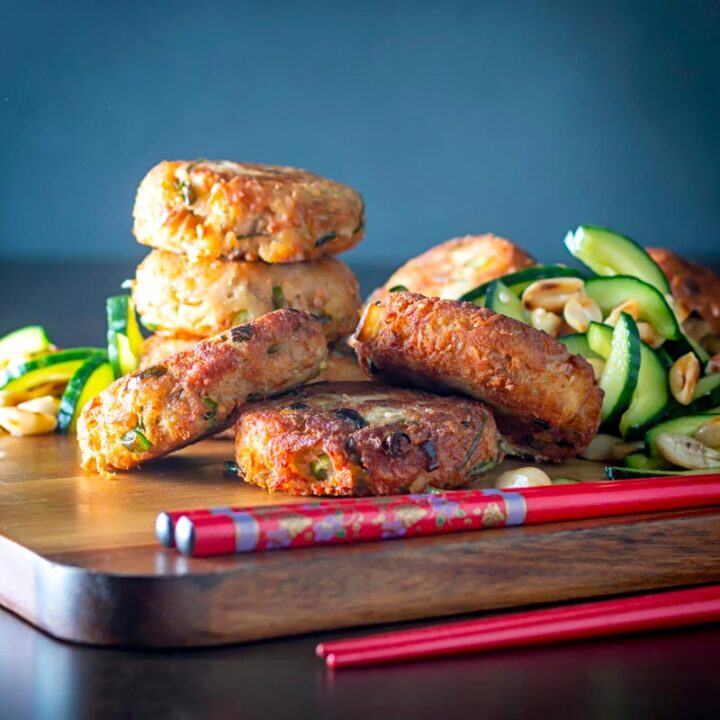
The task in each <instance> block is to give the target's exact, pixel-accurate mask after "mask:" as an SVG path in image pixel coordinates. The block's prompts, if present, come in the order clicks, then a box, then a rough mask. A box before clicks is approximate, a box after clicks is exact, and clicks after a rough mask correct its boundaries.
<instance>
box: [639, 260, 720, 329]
mask: <svg viewBox="0 0 720 720" xmlns="http://www.w3.org/2000/svg"><path fill="white" fill-rule="evenodd" d="M648 253H649V254H650V257H651V258H652V259H653V260H654V261H655V262H656V263H657V264H658V265H659V266H660V269H661V270H662V271H663V273H665V277H666V278H667V279H668V282H669V283H670V289H671V290H672V294H673V297H674V298H675V299H676V300H679V301H680V302H681V303H683V304H684V305H685V307H686V308H687V309H688V310H689V311H690V312H694V313H696V314H697V315H698V316H699V317H700V318H701V319H702V320H704V321H705V323H707V325H708V328H707V331H708V332H709V333H712V334H714V335H720V277H718V275H717V274H716V273H714V272H713V271H712V270H711V269H710V268H708V267H705V265H701V264H700V263H696V262H693V261H692V260H686V259H685V258H684V257H681V256H680V255H677V254H675V253H673V252H670V251H669V250H663V249H662V248H648ZM696 339H698V340H700V339H702V338H696Z"/></svg>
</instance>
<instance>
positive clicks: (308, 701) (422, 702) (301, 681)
mask: <svg viewBox="0 0 720 720" xmlns="http://www.w3.org/2000/svg"><path fill="white" fill-rule="evenodd" d="M131 273H132V263H131V262H127V263H118V264H103V265H93V264H76V265H73V266H54V265H52V264H43V265H28V264H18V263H8V262H5V261H0V307H2V313H1V314H0V333H3V332H6V331H7V330H8V329H11V328H13V327H16V326H19V325H21V324H26V323H30V322H42V323H44V324H45V325H46V326H47V327H48V330H49V331H50V333H51V335H52V336H53V337H55V338H56V339H57V341H58V342H62V343H63V344H65V345H72V344H77V343H98V342H102V338H103V336H104V323H105V321H104V304H103V302H104V298H105V296H107V295H109V294H114V293H115V292H118V291H119V283H120V282H121V281H122V280H123V279H124V278H125V277H127V276H129V275H131ZM382 274H383V273H382V271H381V270H378V269H372V268H366V269H364V271H363V272H362V273H361V278H362V280H363V281H364V282H363V285H364V289H365V290H367V289H369V288H370V287H371V286H372V285H373V284H374V283H375V282H376V281H377V280H378V279H379V278H381V277H382ZM558 561H559V562H562V558H558ZM619 561H621V559H620V558H619ZM347 634H348V633H337V634H331V633H324V634H322V635H319V636H305V637H299V638H290V639H286V640H274V641H267V642H259V643H251V644H246V645H242V646H233V647H225V648H217V649H210V650H200V651H184V652H176V651H172V652H138V651H129V650H118V649H115V650H110V649H104V648H93V647H83V646H74V645H69V644H65V643H62V642H58V641H56V640H53V639H52V638H50V637H47V636H45V635H43V634H42V633H41V632H39V631H37V630H35V629H34V628H32V627H31V626H29V625H27V624H25V623H24V622H23V621H21V620H19V619H18V618H16V617H15V616H13V615H11V614H10V613H7V612H5V611H2V610H0V718H2V719H4V718H13V719H14V720H21V719H24V718H52V719H53V720H56V719H57V720H64V719H65V718H77V717H88V718H103V720H105V719H108V718H115V717H120V718H146V717H162V718H163V720H169V719H171V718H194V717H203V718H225V717H240V716H242V717H263V718H270V717H289V718H295V717H297V718H305V717H316V718H336V717H337V718H348V719H352V718H363V719H365V718H386V717H387V718H425V717H427V718H455V717H457V718H471V717H482V718H496V717H500V718H504V717H507V718H525V717H535V718H554V717H559V718H564V717H568V718H588V719H590V720H591V719H594V718H603V719H604V718H610V719H616V718H632V719H633V720H636V719H637V718H653V719H655V718H718V717H720V683H718V671H720V626H718V625H713V626H709V627H705V628H698V629H693V630H686V631H678V632H664V633H655V634H652V635H643V636H634V637H627V638H617V639H610V640H604V641H595V642H587V643H581V644H575V645H565V646H558V647H552V648H540V649H529V650H521V651H515V652H505V653H497V654H494V655H489V656H477V657H473V656H468V657H463V658H456V659H448V660H443V661H435V662H428V663H422V664H415V665H404V666H397V667H386V668H379V669H365V670H354V671H347V672H339V673H336V674H333V673H330V672H327V671H326V670H325V668H324V666H323V665H322V664H321V663H320V662H318V661H317V660H316V659H315V657H314V654H313V650H314V646H315V644H316V643H317V642H318V640H320V639H327V638H329V637H337V636H340V635H343V636H345V635H347Z"/></svg>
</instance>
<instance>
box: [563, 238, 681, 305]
mask: <svg viewBox="0 0 720 720" xmlns="http://www.w3.org/2000/svg"><path fill="white" fill-rule="evenodd" d="M593 234H595V235H598V234H608V235H609V236H611V237H609V238H604V243H603V244H606V243H607V242H608V241H610V242H613V241H614V243H615V245H619V247H616V248H615V251H616V252H618V253H622V251H623V247H622V246H623V245H624V246H625V247H626V253H627V251H628V250H629V252H630V253H631V254H633V255H635V256H636V261H637V262H638V263H639V264H640V265H641V266H642V267H640V268H636V273H637V277H638V278H639V279H641V280H642V281H643V282H645V283H647V284H648V285H651V286H652V287H654V288H656V289H657V290H658V291H659V292H660V293H662V294H669V293H670V284H669V283H668V280H667V278H666V277H665V273H664V272H663V271H662V270H661V268H660V266H659V265H658V264H657V263H656V262H655V261H654V260H653V259H652V258H651V257H650V254H649V253H648V252H647V250H645V248H644V247H643V246H642V245H640V244H639V243H637V242H635V240H633V239H632V238H629V237H628V236H627V235H622V234H621V233H619V232H616V231H615V230H611V229H610V228H606V227H602V226H600V225H578V227H577V228H576V230H575V231H574V232H572V231H571V232H569V233H568V234H567V235H566V236H565V241H564V242H565V247H566V248H567V249H568V251H569V252H570V254H571V255H572V256H573V257H575V258H577V259H578V260H579V261H580V262H581V263H583V265H585V266H586V267H587V268H589V269H590V270H591V271H592V272H594V273H595V274H597V275H601V276H602V277H617V276H619V275H623V274H626V272H627V271H625V272H623V273H619V272H612V273H608V274H605V273H600V272H598V270H597V269H596V268H594V267H592V265H590V264H589V263H588V260H590V261H591V262H592V257H589V258H588V256H587V253H586V252H584V251H583V250H582V249H581V247H580V246H581V243H582V238H581V236H582V235H585V236H586V237H588V239H589V240H590V241H591V242H592V235H593ZM595 240H596V241H597V242H599V241H600V239H599V238H597V237H596V238H595ZM591 255H592V253H591ZM583 256H584V257H583ZM586 258H587V259H586ZM646 278H647V279H646Z"/></svg>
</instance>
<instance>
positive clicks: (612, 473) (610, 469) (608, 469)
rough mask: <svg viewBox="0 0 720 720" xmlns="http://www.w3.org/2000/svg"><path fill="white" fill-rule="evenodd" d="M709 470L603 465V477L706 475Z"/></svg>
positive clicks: (622, 478) (630, 477)
mask: <svg viewBox="0 0 720 720" xmlns="http://www.w3.org/2000/svg"><path fill="white" fill-rule="evenodd" d="M710 472H711V471H709V470H636V469H634V468H626V467H617V466H616V465H606V466H605V477H606V478H607V479H608V480H633V479H635V478H653V477H678V476H680V477H682V476H685V475H708V474H710Z"/></svg>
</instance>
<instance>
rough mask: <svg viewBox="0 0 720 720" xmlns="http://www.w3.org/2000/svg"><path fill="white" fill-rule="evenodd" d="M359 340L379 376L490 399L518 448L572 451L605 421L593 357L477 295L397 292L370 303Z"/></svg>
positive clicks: (558, 454)
mask: <svg viewBox="0 0 720 720" xmlns="http://www.w3.org/2000/svg"><path fill="white" fill-rule="evenodd" d="M353 344H354V346H355V350H356V351H357V353H358V357H359V359H360V363H361V364H362V365H363V366H364V367H365V368H366V369H367V370H368V371H369V372H374V373H375V374H377V376H378V378H379V379H383V380H387V381H389V382H396V383H400V384H410V385H415V386H419V387H425V388H429V389H432V390H443V389H444V390H446V391H451V392H461V393H465V394H466V395H470V396H471V397H474V398H477V399H478V400H483V401H484V402H486V403H487V404H488V405H489V406H490V407H491V409H492V410H493V413H494V415H495V419H496V420H497V424H498V428H499V430H500V432H501V433H502V434H503V435H505V436H506V437H507V438H508V439H509V441H510V443H511V444H512V445H513V446H515V448H516V453H517V452H519V453H520V454H525V453H528V454H531V455H533V456H534V457H537V458H538V459H547V460H553V461H559V460H562V459H564V458H568V457H574V456H575V455H577V454H579V453H580V452H582V450H584V449H585V447H587V445H588V443H589V442H590V440H591V439H592V438H593V437H594V435H595V434H596V432H597V429H598V426H599V424H600V408H601V406H602V397H603V394H602V391H601V390H600V388H599V387H598V385H597V382H596V381H595V376H594V374H593V370H592V368H591V367H590V365H589V364H588V362H587V361H586V360H584V359H583V358H581V357H580V356H579V355H571V354H570V353H568V351H567V349H566V348H565V346H564V345H563V344H562V343H560V342H559V341H557V340H555V339H554V338H552V337H550V335H548V334H547V333H544V332H541V331H539V330H535V329H534V328H531V327H530V326H528V325H525V324H524V323H521V322H518V321H517V320H513V319H512V318H509V317H505V316H504V315H498V314H496V313H494V312H492V311H491V310H488V309H487V308H478V307H476V306H475V305H473V304H472V303H467V302H457V301H452V300H441V299H439V298H426V297H423V296H422V295H415V294H412V293H406V292H396V293H391V294H390V295H388V296H387V297H385V298H384V299H383V300H381V301H378V302H376V303H374V304H371V305H369V306H368V307H367V308H366V309H365V312H364V314H363V317H362V318H361V320H360V324H359V325H358V329H357V332H356V335H355V336H354V339H353Z"/></svg>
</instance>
